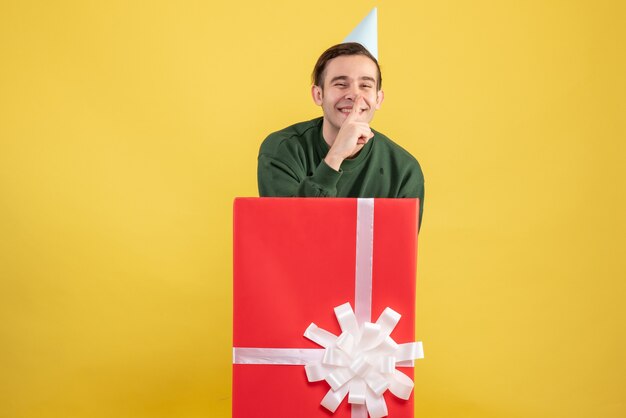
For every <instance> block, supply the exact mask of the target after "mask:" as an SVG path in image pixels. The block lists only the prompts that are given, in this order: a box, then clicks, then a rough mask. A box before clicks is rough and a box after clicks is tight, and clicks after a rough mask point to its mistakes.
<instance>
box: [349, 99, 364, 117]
mask: <svg viewBox="0 0 626 418" xmlns="http://www.w3.org/2000/svg"><path fill="white" fill-rule="evenodd" d="M361 107H363V96H360V95H359V96H356V97H355V98H354V102H352V111H351V112H350V115H348V116H349V117H350V119H351V120H352V119H356V118H357V117H358V116H359V115H360V114H361Z"/></svg>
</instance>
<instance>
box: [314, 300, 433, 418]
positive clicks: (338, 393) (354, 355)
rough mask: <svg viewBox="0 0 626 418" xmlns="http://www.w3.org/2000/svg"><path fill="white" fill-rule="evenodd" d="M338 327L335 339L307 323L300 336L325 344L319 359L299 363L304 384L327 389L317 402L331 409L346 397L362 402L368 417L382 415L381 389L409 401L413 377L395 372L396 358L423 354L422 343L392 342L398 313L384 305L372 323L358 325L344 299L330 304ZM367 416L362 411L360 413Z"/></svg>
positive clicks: (385, 407) (422, 356)
mask: <svg viewBox="0 0 626 418" xmlns="http://www.w3.org/2000/svg"><path fill="white" fill-rule="evenodd" d="M335 316H336V317H337V321H338V322H339V326H340V327H341V331H342V333H341V335H339V337H337V336H335V335H333V334H331V333H330V332H328V331H326V330H323V329H321V328H319V327H318V326H317V325H315V324H313V323H312V324H311V325H309V327H308V328H307V329H306V331H305V332H304V336H305V337H306V338H308V339H310V340H311V341H314V342H315V343H317V344H319V345H321V346H322V347H324V348H325V350H324V355H323V357H322V358H321V359H320V360H313V361H311V362H307V363H306V366H304V370H305V371H306V375H307V379H308V380H309V382H318V381H320V380H325V381H326V382H328V384H329V385H330V390H329V391H328V393H327V394H326V396H324V399H322V402H321V404H322V406H323V407H325V408H326V409H328V410H329V411H331V412H335V411H336V410H337V407H339V405H340V404H341V402H342V401H343V400H344V398H345V397H346V396H348V403H350V404H353V405H365V406H366V407H367V412H368V413H369V415H370V417H372V418H380V417H385V416H387V404H386V403H385V399H384V398H383V393H385V391H387V390H389V391H390V392H391V393H393V394H394V395H395V396H397V397H398V398H401V399H405V400H406V399H409V396H410V395H411V391H412V390H413V385H414V384H413V380H412V379H411V378H410V377H408V376H407V375H405V374H404V373H402V372H400V371H399V370H396V364H397V363H398V362H401V361H408V360H414V359H419V358H424V352H423V349H422V343H421V342H412V343H406V344H397V343H396V342H395V341H394V340H393V339H392V338H391V337H390V336H389V335H390V334H391V332H392V331H393V329H394V328H395V326H396V325H397V323H398V321H399V320H400V314H399V313H397V312H396V311H394V310H393V309H391V308H387V309H385V310H384V311H383V313H382V314H381V315H380V317H379V318H378V320H377V321H376V323H374V324H372V323H371V322H365V323H363V324H362V325H361V326H359V325H357V319H356V316H355V314H354V312H353V311H352V307H351V306H350V304H349V303H344V304H343V305H341V306H337V307H336V308H335ZM365 416H366V415H365Z"/></svg>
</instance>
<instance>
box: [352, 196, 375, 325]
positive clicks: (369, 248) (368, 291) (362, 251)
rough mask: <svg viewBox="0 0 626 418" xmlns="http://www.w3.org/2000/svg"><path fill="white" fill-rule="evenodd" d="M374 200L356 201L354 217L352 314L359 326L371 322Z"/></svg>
mask: <svg viewBox="0 0 626 418" xmlns="http://www.w3.org/2000/svg"><path fill="white" fill-rule="evenodd" d="M373 252H374V199H358V200H357V215H356V277H355V280H356V283H355V291H354V313H355V315H356V320H357V322H358V324H359V325H362V324H364V323H365V322H371V320H372V257H373Z"/></svg>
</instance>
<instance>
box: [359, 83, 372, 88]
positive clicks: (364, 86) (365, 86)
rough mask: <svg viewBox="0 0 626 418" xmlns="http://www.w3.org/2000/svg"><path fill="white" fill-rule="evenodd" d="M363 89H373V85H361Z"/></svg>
mask: <svg viewBox="0 0 626 418" xmlns="http://www.w3.org/2000/svg"><path fill="white" fill-rule="evenodd" d="M361 88H362V89H371V88H372V85H371V84H361Z"/></svg>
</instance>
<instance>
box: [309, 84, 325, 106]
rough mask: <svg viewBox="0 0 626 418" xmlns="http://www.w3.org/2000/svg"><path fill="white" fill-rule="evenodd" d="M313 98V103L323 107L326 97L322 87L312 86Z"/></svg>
mask: <svg viewBox="0 0 626 418" xmlns="http://www.w3.org/2000/svg"><path fill="white" fill-rule="evenodd" d="M311 97H313V101H314V102H315V104H316V105H318V106H321V105H322V98H323V97H324V92H323V91H322V88H321V87H320V86H316V85H313V86H311Z"/></svg>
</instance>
